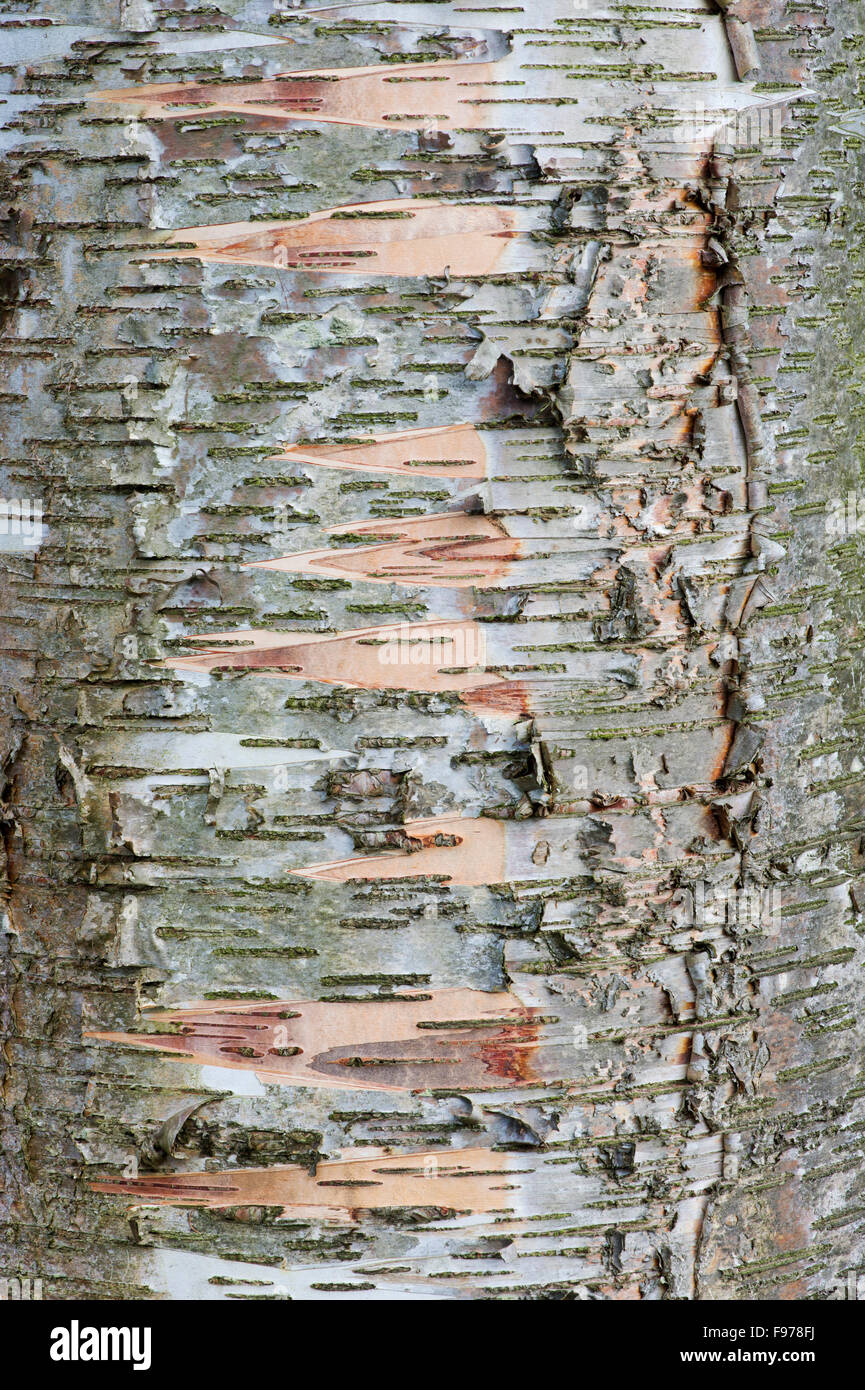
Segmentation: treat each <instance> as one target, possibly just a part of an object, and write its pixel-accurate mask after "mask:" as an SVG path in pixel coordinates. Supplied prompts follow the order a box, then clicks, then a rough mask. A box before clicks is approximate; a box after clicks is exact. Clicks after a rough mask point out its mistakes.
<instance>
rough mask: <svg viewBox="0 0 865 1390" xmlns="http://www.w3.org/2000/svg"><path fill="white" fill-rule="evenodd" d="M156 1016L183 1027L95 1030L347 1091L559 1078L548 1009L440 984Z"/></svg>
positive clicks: (289, 1081)
mask: <svg viewBox="0 0 865 1390" xmlns="http://www.w3.org/2000/svg"><path fill="white" fill-rule="evenodd" d="M148 1021H149V1022H151V1023H155V1024H158V1025H163V1024H165V1025H170V1026H174V1027H179V1028H180V1030H181V1031H180V1032H179V1033H92V1034H90V1035H89V1036H91V1037H94V1038H99V1039H101V1040H102V1041H104V1042H111V1041H114V1042H121V1043H124V1044H126V1045H127V1046H130V1047H146V1048H154V1049H156V1050H157V1051H159V1052H169V1053H170V1052H176V1053H177V1054H178V1055H182V1056H184V1057H189V1058H190V1059H192V1060H193V1061H196V1062H200V1063H202V1064H204V1065H207V1064H210V1065H218V1066H220V1067H229V1068H232V1069H237V1070H242V1071H252V1072H254V1073H255V1075H256V1076H258V1077H259V1078H260V1079H261V1080H262V1081H270V1082H281V1083H283V1084H285V1085H291V1086H331V1087H338V1088H339V1089H346V1090H362V1091H406V1090H415V1091H419V1090H426V1089H440V1090H441V1089H452V1088H459V1089H466V1090H471V1091H475V1090H507V1089H509V1088H511V1087H512V1086H537V1085H543V1083H544V1079H545V1077H546V1079H547V1080H552V1079H555V1077H556V1073H555V1072H554V1071H553V1070H551V1069H549V1064H552V1065H553V1066H554V1065H555V1061H554V1060H553V1059H552V1058H550V1059H549V1063H548V1069H547V1070H546V1072H545V1070H544V1065H545V1063H544V1057H543V1053H542V1051H541V1050H540V1049H541V1048H542V1042H543V1039H542V1030H541V1022H542V1020H541V1018H540V1010H539V1009H535V1008H526V1007H525V1006H524V1005H522V1004H521V1003H520V1001H519V1000H518V999H517V998H515V996H514V995H512V994H508V993H504V992H500V993H483V992H481V991H479V990H463V989H452V990H434V991H432V993H430V994H419V995H410V994H409V995H402V994H400V995H394V996H393V997H392V998H390V999H389V1000H388V1001H387V1002H382V1001H381V1000H375V1001H363V1000H351V999H348V1000H345V1001H342V1002H333V1003H326V1002H321V1001H317V1000H302V999H301V1000H295V999H292V1000H286V1001H284V1002H282V1003H279V1004H244V1003H243V1002H242V1001H241V1000H237V1001H234V1002H231V1003H224V1004H206V1003H203V1002H202V1003H196V1004H190V1005H187V1006H185V1007H184V1008H182V1009H176V1010H168V1011H164V1012H163V1011H160V1012H154V1013H151V1014H150V1015H149V1018H148Z"/></svg>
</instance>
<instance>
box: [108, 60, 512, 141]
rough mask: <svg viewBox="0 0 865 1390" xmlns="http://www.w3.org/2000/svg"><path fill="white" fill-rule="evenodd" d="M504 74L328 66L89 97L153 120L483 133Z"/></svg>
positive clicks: (455, 67)
mask: <svg viewBox="0 0 865 1390" xmlns="http://www.w3.org/2000/svg"><path fill="white" fill-rule="evenodd" d="M500 71H501V74H502V75H501V76H500V75H499V74H500ZM505 72H506V66H505V65H498V64H491V63H418V64H416V65H415V64H413V65H412V67H411V68H409V69H408V71H405V72H401V73H394V72H389V71H388V70H387V69H385V70H384V71H382V69H381V68H355V69H350V68H329V69H323V70H322V71H321V72H295V73H286V74H285V75H284V76H280V77H276V78H273V79H272V80H271V81H269V82H252V83H243V84H242V85H240V86H237V85H233V84H232V85H227V84H224V83H219V82H201V83H195V82H189V83H182V84H180V85H179V86H176V85H173V84H172V83H170V82H165V83H155V84H153V85H150V86H144V87H120V88H118V89H117V90H115V91H111V92H95V93H94V94H93V96H92V97H91V100H94V101H112V102H123V103H131V104H132V105H134V106H137V107H140V108H141V109H142V111H143V112H144V114H146V115H148V116H152V117H159V116H163V117H174V116H182V117H189V116H192V115H196V116H197V115H202V114H204V113H206V112H208V111H213V110H215V111H236V112H238V113H239V114H241V115H246V116H282V117H284V118H286V119H289V120H314V121H336V122H337V123H339V124H342V125H353V126H369V127H372V128H381V129H383V130H386V129H388V127H389V126H391V125H392V124H393V123H395V122H399V123H400V124H401V125H403V126H405V127H406V128H408V129H412V130H418V129H423V128H424V127H425V126H431V125H435V126H442V127H444V129H446V130H452V129H454V128H455V127H457V126H462V127H465V128H467V129H469V130H482V129H485V128H487V127H489V126H496V125H497V124H498V122H497V121H496V119H495V112H494V110H490V109H488V108H490V107H491V106H492V107H494V104H495V84H496V83H497V81H506V80H507V79H506V76H505Z"/></svg>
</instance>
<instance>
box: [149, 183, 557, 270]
mask: <svg viewBox="0 0 865 1390" xmlns="http://www.w3.org/2000/svg"><path fill="white" fill-rule="evenodd" d="M517 215H518V214H517V212H516V210H514V209H510V208H503V207H492V206H483V205H481V206H478V205H475V206H470V205H464V206H459V205H449V204H446V203H436V202H430V203H426V202H421V201H420V200H415V199H409V198H394V199H391V200H390V201H388V202H384V203H353V204H351V205H349V206H347V207H340V208H327V209H326V210H325V211H324V212H316V213H313V214H312V215H311V216H309V217H305V218H304V219H303V220H302V221H301V222H285V223H283V222H277V223H273V224H267V223H264V224H261V225H258V224H256V223H244V222H233V223H227V224H226V225H224V226H220V227H181V228H179V229H178V230H177V231H176V232H172V233H170V234H168V238H163V240H165V239H174V240H175V241H177V242H179V243H184V242H185V243H187V245H186V246H185V247H182V248H181V246H177V248H176V249H172V250H169V251H154V252H152V253H150V254H149V255H148V257H147V259H148V260H154V261H158V260H165V259H166V258H168V259H170V260H188V259H190V257H194V258H195V259H196V260H202V261H215V262H223V263H227V264H229V265H269V266H277V267H279V268H280V269H282V270H302V271H306V272H307V273H313V274H324V273H326V272H327V273H336V272H340V273H342V274H345V273H346V272H348V273H350V274H352V275H419V276H427V275H444V274H446V273H450V274H451V275H460V276H465V277H471V276H483V275H491V274H492V273H493V272H494V271H498V272H499V273H508V272H511V271H515V270H529V269H535V268H537V267H538V266H539V265H540V264H541V257H540V255H539V254H537V253H535V254H532V249H531V247H526V246H523V245H516V246H514V247H511V246H510V245H509V243H510V242H511V240H512V239H513V238H515V237H519V235H520V232H519V230H518V229H517V228H516V226H515V223H516V219H517Z"/></svg>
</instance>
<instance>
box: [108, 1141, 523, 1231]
mask: <svg viewBox="0 0 865 1390" xmlns="http://www.w3.org/2000/svg"><path fill="white" fill-rule="evenodd" d="M519 1171H520V1170H519V1158H518V1157H516V1156H515V1155H513V1154H504V1153H495V1152H493V1151H491V1150H489V1149H463V1150H462V1151H461V1152H460V1153H458V1154H442V1153H439V1152H427V1153H405V1154H379V1155H375V1156H372V1155H370V1156H367V1155H366V1154H364V1156H363V1157H362V1158H361V1157H359V1158H355V1159H348V1160H346V1161H343V1162H338V1161H337V1162H331V1163H322V1164H320V1165H319V1168H318V1170H317V1172H316V1173H315V1175H313V1174H311V1173H308V1172H306V1171H305V1170H304V1169H303V1168H239V1169H235V1170H234V1171H233V1172H231V1173H177V1174H168V1173H160V1174H157V1175H155V1176H153V1177H146V1178H115V1179H112V1180H108V1181H104V1182H98V1183H93V1189H94V1191H96V1192H110V1193H115V1194H118V1195H120V1196H126V1197H131V1198H133V1199H134V1200H135V1201H137V1202H165V1203H169V1204H171V1205H178V1206H190V1207H211V1208H214V1207H216V1208H219V1207H241V1206H250V1205H251V1206H265V1207H282V1215H283V1218H286V1217H292V1216H310V1215H318V1216H323V1217H324V1218H325V1219H326V1220H331V1221H332V1220H339V1219H342V1220H357V1219H358V1214H359V1213H360V1212H364V1211H375V1210H380V1209H382V1208H384V1209H385V1210H387V1209H391V1208H394V1207H396V1208H406V1207H419V1208H434V1209H435V1210H434V1211H433V1212H432V1213H431V1215H432V1216H433V1217H435V1216H437V1215H439V1214H441V1215H444V1214H445V1213H446V1212H451V1211H458V1212H461V1213H462V1212H494V1211H500V1212H507V1211H511V1210H513V1207H514V1204H515V1202H516V1201H517V1200H518V1197H519V1187H520V1184H519V1181H518V1174H519ZM515 1179H517V1180H516V1181H515Z"/></svg>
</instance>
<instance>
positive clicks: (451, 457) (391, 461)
mask: <svg viewBox="0 0 865 1390" xmlns="http://www.w3.org/2000/svg"><path fill="white" fill-rule="evenodd" d="M276 457H277V459H284V460H286V461H290V460H296V461H297V462H298V463H314V464H317V465H318V466H319V467H320V468H344V469H347V470H360V471H361V472H374V473H404V474H406V475H407V476H408V477H413V478H421V477H423V478H455V479H456V480H457V481H461V480H462V479H463V478H469V479H473V478H484V477H486V473H487V457H488V446H487V444H486V441H485V436H484V435H482V434H479V433H478V431H477V430H476V429H475V427H474V425H439V426H437V427H433V428H432V429H422V430H399V431H397V432H396V433H394V434H384V435H373V436H372V439H371V440H370V442H368V443H364V444H336V443H334V444H304V445H292V446H291V448H289V449H287V450H286V452H285V453H284V454H278V455H277V456H276Z"/></svg>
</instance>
